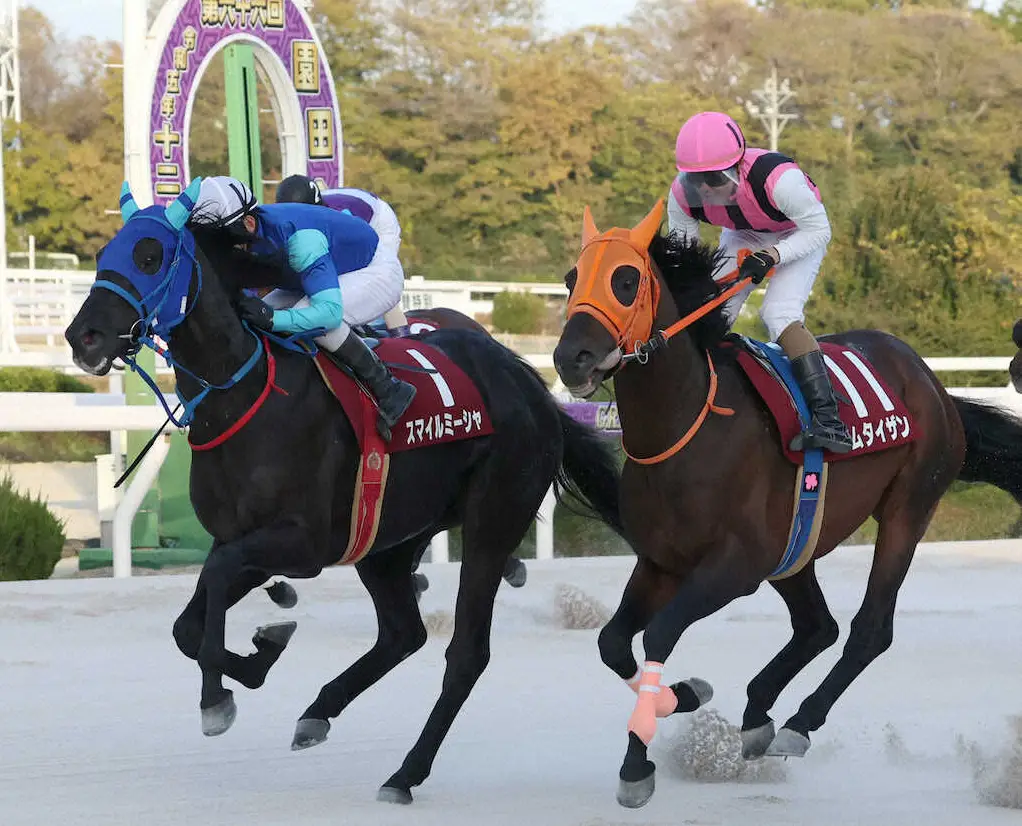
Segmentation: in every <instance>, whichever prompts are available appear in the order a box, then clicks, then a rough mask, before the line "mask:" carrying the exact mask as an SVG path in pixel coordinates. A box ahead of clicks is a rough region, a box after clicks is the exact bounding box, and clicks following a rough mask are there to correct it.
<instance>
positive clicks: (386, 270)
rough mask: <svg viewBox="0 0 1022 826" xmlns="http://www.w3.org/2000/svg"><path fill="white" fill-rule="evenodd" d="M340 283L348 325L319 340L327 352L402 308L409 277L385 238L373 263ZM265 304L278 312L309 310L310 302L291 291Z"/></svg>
mask: <svg viewBox="0 0 1022 826" xmlns="http://www.w3.org/2000/svg"><path fill="white" fill-rule="evenodd" d="M338 282H339V283H338V286H339V287H340V288H341V302H342V303H343V305H344V321H343V322H342V323H341V326H340V327H337V328H336V329H333V330H329V331H328V332H327V333H326V334H325V335H322V336H320V337H319V338H317V339H316V343H317V344H318V345H320V346H321V347H324V348H326V349H327V350H334V349H336V348H337V347H339V346H340V345H341V343H342V342H343V341H344V339H346V338H347V337H348V333H349V332H350V331H351V327H352V326H354V325H356V324H367V323H369V322H370V321H373V320H375V319H377V318H379V317H380V316H381V315H383V314H384V313H385V312H387V311H388V310H389V309H391V308H392V307H393V306H394V305H395V304H400V302H401V292H402V290H403V289H404V283H405V274H404V270H403V269H402V268H401V262H400V261H399V260H398V257H397V252H396V250H393V249H392V248H390V247H389V246H387V245H385V244H383V243H382V237H381V243H380V244H379V245H378V246H377V248H376V254H375V255H374V256H373V260H372V261H370V262H369V264H368V265H367V266H365V267H363V268H362V269H360V270H353V271H352V272H346V273H344V274H343V275H341V277H340V278H339V279H338ZM263 300H264V301H265V302H266V303H267V304H269V305H270V306H271V307H273V309H275V310H282V309H285V308H288V307H298V308H300V307H308V306H309V299H308V298H307V297H306V296H305V295H304V293H299V292H293V291H291V290H274V291H273V292H271V293H269V294H268V295H266V296H265V297H264V298H263Z"/></svg>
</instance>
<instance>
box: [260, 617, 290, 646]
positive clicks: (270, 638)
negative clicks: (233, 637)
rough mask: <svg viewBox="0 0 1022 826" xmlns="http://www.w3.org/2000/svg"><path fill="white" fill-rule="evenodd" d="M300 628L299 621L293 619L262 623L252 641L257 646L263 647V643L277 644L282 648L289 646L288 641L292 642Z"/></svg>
mask: <svg viewBox="0 0 1022 826" xmlns="http://www.w3.org/2000/svg"><path fill="white" fill-rule="evenodd" d="M296 628H298V623H297V622H294V621H293V620H288V621H287V622H274V623H271V624H270V625H260V626H259V627H258V628H257V629H256V632H255V634H253V635H252V643H253V644H254V645H255V647H256V648H262V647H263V645H265V644H269V645H275V646H277V647H278V648H280V649H281V650H283V649H285V648H287V644H288V642H290V640H291V637H292V635H293V634H294V632H295V629H296Z"/></svg>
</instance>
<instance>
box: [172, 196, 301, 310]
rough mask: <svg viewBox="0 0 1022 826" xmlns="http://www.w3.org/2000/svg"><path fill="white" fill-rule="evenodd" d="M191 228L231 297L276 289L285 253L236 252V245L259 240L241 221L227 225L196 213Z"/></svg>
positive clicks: (191, 221)
mask: <svg viewBox="0 0 1022 826" xmlns="http://www.w3.org/2000/svg"><path fill="white" fill-rule="evenodd" d="M188 228H189V229H190V230H191V231H192V234H193V235H194V236H195V242H196V243H197V244H198V245H199V246H200V247H201V248H202V251H203V252H204V253H205V254H206V256H207V257H208V258H210V260H211V262H212V263H213V266H214V267H216V269H217V273H218V274H219V275H220V276H221V278H222V280H223V279H226V281H225V286H227V287H228V290H229V292H231V293H232V297H234V294H237V293H240V290H241V289H242V288H246V287H250V288H255V287H275V286H277V285H278V284H279V283H280V272H281V268H282V267H283V265H284V260H283V256H284V255H285V254H286V253H285V252H284V251H280V252H279V253H276V254H273V255H253V254H252V253H250V252H248V251H246V250H243V249H237V247H236V245H237V244H239V243H244V242H247V241H253V240H255V238H256V236H254V235H250V234H249V233H248V232H246V231H245V230H244V228H243V226H241V225H240V222H238V223H236V224H232V225H230V226H224V225H223V224H221V223H220V222H219V221H217V220H216V219H215V217H212V216H204V215H197V214H194V213H193V215H192V217H191V219H190V220H189V222H188Z"/></svg>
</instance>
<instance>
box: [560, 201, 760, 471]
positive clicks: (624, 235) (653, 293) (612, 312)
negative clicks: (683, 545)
mask: <svg viewBox="0 0 1022 826" xmlns="http://www.w3.org/2000/svg"><path fill="white" fill-rule="evenodd" d="M663 212H664V202H663V199H660V200H658V201H657V202H656V204H654V206H653V209H652V210H650V212H649V214H648V215H646V217H645V218H643V219H642V221H640V222H639V224H638V225H637V226H636V227H635V228H633V229H622V228H620V227H615V228H614V229H610V230H607V231H606V232H603V233H601V232H600V231H599V230H598V229H597V228H596V223H595V222H594V221H593V216H592V213H591V212H590V211H589V207H588V206H587V207H586V208H585V212H584V213H583V218H582V252H581V254H580V255H579V257H578V261H577V262H576V263H575V272H576V281H575V285H574V287H573V288H572V290H571V295H570V296H569V297H568V308H567V309H568V312H567V315H568V318H571V317H572V316H573V315H574V314H575V313H587V314H588V315H590V316H592V317H593V318H595V319H596V320H597V321H598V322H599V323H600V325H601V326H602V327H603V328H604V329H605V330H606V331H607V332H608V333H610V334H611V335H612V336H613V337H614V341H615V342H616V343H617V346H618V347H619V348H620V349H621V351H622V361H630V360H632V359H635V360H637V361H639V362H640V363H645V362H646V361H647V360H648V358H649V355H650V353H652V352H653V351H655V350H657V349H658V348H660V347H662V346H665V345H666V344H667V341H668V340H669V339H670V338H671V337H672V336H674V335H676V334H677V333H679V332H681V331H682V330H684V329H685V328H686V327H688V326H689V325H690V324H692V323H693V322H695V321H697V320H698V319H700V318H702V317H703V316H704V315H706V314H707V313H708V312H710V311H711V310H713V309H714V308H715V307H718V306H720V305H721V304H723V303H724V302H725V301H727V300H728V299H729V298H731V296H733V295H735V294H736V293H738V292H741V291H742V290H743V289H745V287H746V286H747V285H748V284H749V282H750V280H751V279H749V278H740V277H739V272H740V270H739V269H738V268H736V269H735V270H734V271H733V272H731V273H728V274H727V275H725V276H724V277H723V278H720V279H719V280H718V283H722V284H728V283H731V282H734V283H733V284H732V285H731V286H730V287H728V288H727V289H726V290H724V291H723V292H721V293H720V295H718V296H716V297H715V298H714V299H713V300H712V301H709V302H707V303H706V304H704V305H703V306H701V307H699V308H697V309H695V310H693V311H692V312H691V313H689V314H688V315H686V316H684V317H683V318H680V319H679V320H678V321H676V322H674V323H673V324H671V325H670V326H669V327H668V328H667V329H665V330H659V331H657V333H656V334H655V335H653V321H654V320H655V318H656V314H657V308H658V306H659V304H660V279H659V278H657V277H656V275H655V274H654V272H653V262H652V259H651V258H650V255H649V245H650V243H651V242H652V241H653V238H654V236H656V234H657V232H659V230H660V223H661V221H662V219H663ZM748 254H749V250H740V251H739V253H738V257H737V258H738V260H737V263H738V267H739V268H740V267H741V264H742V261H743V260H744V258H745V256H746V255H748ZM625 266H630V267H634V268H635V269H636V270H637V271H638V273H639V284H638V287H637V290H636V295H635V298H634V300H633V301H632V302H631V303H630V304H627V305H626V304H622V303H621V301H620V300H619V299H618V298H617V296H616V295H614V288H613V278H614V273H615V272H616V271H617V270H618V269H619V268H621V267H625ZM629 345H632V347H633V349H632V351H631V352H629V351H628V347H629ZM706 360H707V366H708V368H709V373H710V385H709V390H708V392H707V397H706V402H705V403H704V405H703V407H702V410H701V411H700V412H699V414H698V416H697V418H696V421H695V422H694V423H693V424H692V426H691V427H690V428H689V429H688V430H687V431H686V432H685V433H684V434H683V435H682V436H681V438H680V439H678V440H677V441H676V442H675V443H674V444H673V445H671V446H670V447H669V448H667V449H666V450H664V451H662V452H660V453H658V454H656V455H655V456H647V457H636V456H633V455H632V454H631V453H630V452H629V451H628V450H627V449H625V453H626V455H627V456H628V458H629V459H631V460H632V461H633V462H637V463H639V464H642V465H653V464H657V463H659V462H663V461H664V460H666V459H669V458H670V457H672V456H674V455H675V454H676V453H678V452H679V451H680V450H681V449H682V448H683V447H685V445H687V444H688V443H689V442H690V441H691V440H692V438H693V437H694V436H695V435H696V433H697V432H698V431H699V429H700V428H701V427H702V425H703V422H705V421H706V418H707V416H709V414H710V413H717V414H719V415H723V416H731V415H733V414H734V411H733V410H732V409H731V408H728V407H720V406H718V405H716V404H714V398H715V397H716V395H717V371H716V370H715V369H714V366H713V359H712V358H710V354H709V353H707V354H706ZM622 447H623V444H622Z"/></svg>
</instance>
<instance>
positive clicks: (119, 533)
mask: <svg viewBox="0 0 1022 826" xmlns="http://www.w3.org/2000/svg"><path fill="white" fill-rule="evenodd" d="M169 451H170V434H169V433H164V434H163V436H161V437H160V438H159V439H157V440H156V441H155V442H153V446H152V447H151V448H150V449H149V452H148V453H147V454H146V455H145V458H144V459H142V462H141V463H140V464H139V466H138V469H137V470H136V471H135V478H134V479H132V480H131V484H130V485H128V489H127V491H125V493H124V498H123V499H122V500H121V503H120V504H119V505H118V506H117V510H116V511H115V513H114V530H113V557H114V577H115V578H121V577H129V576H131V521H132V520H133V519H134V518H135V512H136V511H137V510H138V507H139V505H141V504H142V500H143V499H144V498H145V495H146V493H147V492H148V491H149V488H151V487H152V486H153V482H155V481H156V475H157V474H158V473H159V472H160V467H161V466H162V465H163V460H164V459H166V458H167V453H168V452H169Z"/></svg>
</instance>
